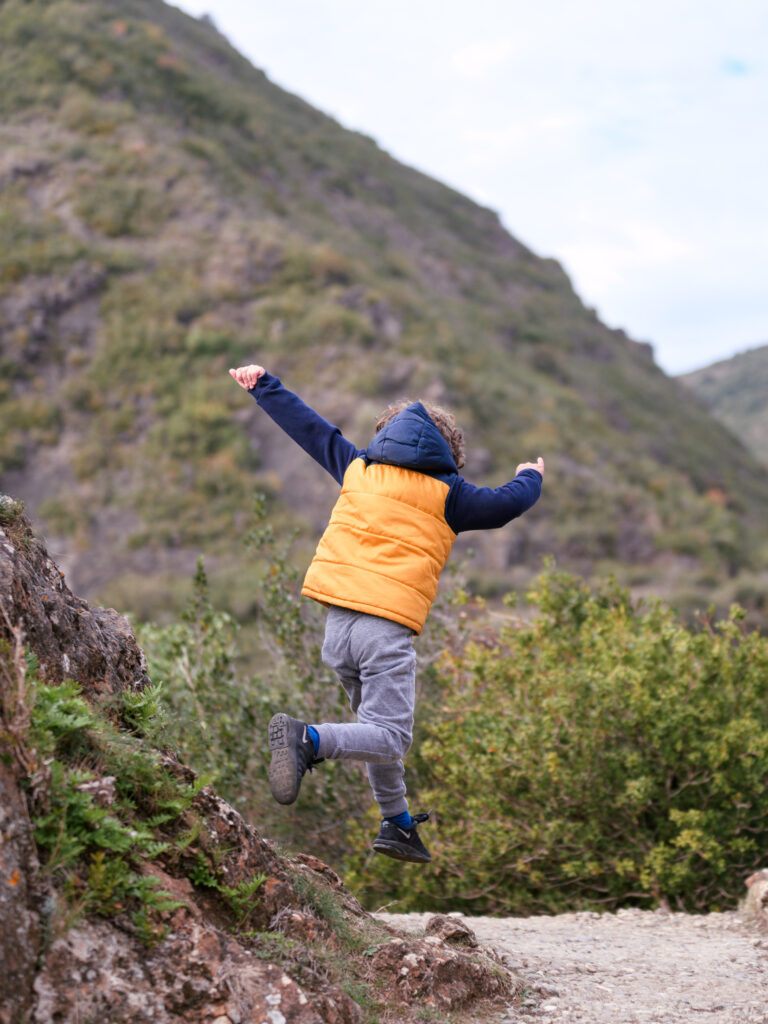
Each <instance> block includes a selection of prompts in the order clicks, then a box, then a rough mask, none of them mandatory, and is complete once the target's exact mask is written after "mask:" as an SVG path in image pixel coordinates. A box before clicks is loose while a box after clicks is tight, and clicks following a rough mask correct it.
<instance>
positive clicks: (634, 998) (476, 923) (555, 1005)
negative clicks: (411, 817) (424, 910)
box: [377, 910, 768, 1024]
mask: <svg viewBox="0 0 768 1024" xmlns="http://www.w3.org/2000/svg"><path fill="white" fill-rule="evenodd" d="M377 916H379V917H380V918H382V919H383V920H385V921H386V922H387V923H388V924H391V925H393V926H394V927H397V928H402V929H403V930H405V931H413V930H419V929H423V928H424V925H425V924H426V922H427V921H428V920H429V917H430V916H431V915H430V914H380V915H377ZM464 920H465V921H466V923H467V924H468V925H469V926H470V928H472V929H473V931H474V932H475V934H476V935H477V938H478V940H479V941H480V943H481V944H482V945H486V946H493V947H495V948H496V949H497V950H498V951H499V952H500V953H503V954H506V957H507V962H508V964H509V966H510V967H512V968H513V969H514V970H515V972H516V973H517V974H518V975H519V976H520V978H521V979H522V980H523V982H524V984H525V992H524V994H523V999H522V1002H521V1003H520V1004H519V1005H517V1006H515V1007H514V1008H510V1009H508V1010H507V1011H506V1012H505V1013H502V1014H501V1015H500V1016H499V1017H498V1018H497V1020H498V1021H499V1022H509V1024H512V1022H517V1021H520V1022H526V1021H530V1022H531V1024H534V1022H536V1024H572V1022H579V1024H691V1022H694V1024H768V936H766V935H765V934H764V933H760V932H758V931H757V930H756V929H755V928H754V927H752V926H750V925H748V924H747V923H746V922H745V921H744V919H743V917H742V916H740V915H739V914H738V913H725V914H706V915H701V916H696V915H690V914H678V913H665V912H662V911H656V912H652V911H643V910H620V911H619V912H618V913H616V914H594V913H578V914H560V915H557V916H554V917H527V918H521V917H507V918H491V917H466V918H464ZM478 1024H480V1022H478ZM482 1024H496V1022H495V1021H494V1022H492V1021H487V1020H486V1021H483V1022H482Z"/></svg>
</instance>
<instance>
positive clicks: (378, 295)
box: [0, 0, 768, 615]
mask: <svg viewBox="0 0 768 1024" xmlns="http://www.w3.org/2000/svg"><path fill="white" fill-rule="evenodd" d="M520 201H521V202H524V201H525V197H523V196H521V198H520ZM0 347H1V350H2V355H1V357H0V358H1V359H2V364H1V365H2V370H3V373H2V375H0V488H2V489H3V490H5V491H7V492H9V493H11V494H13V495H15V496H16V497H18V498H20V499H22V500H24V501H25V502H26V504H27V505H28V507H29V509H30V511H31V512H32V514H33V515H34V517H35V518H36V520H37V521H38V522H39V523H40V525H41V527H42V528H43V529H44V530H45V531H46V533H47V536H48V538H49V542H50V543H51V546H52V547H53V549H54V551H55V553H56V555H57V557H58V560H59V562H60V563H61V564H62V565H63V567H64V569H65V571H66V572H67V574H68V577H69V578H70V579H71V580H72V581H73V584H74V585H75V586H76V587H77V589H78V590H79V591H80V592H82V593H83V594H85V595H86V596H88V597H91V598H99V599H100V600H102V601H106V602H110V603H114V604H115V605H117V606H118V607H119V608H121V609H124V610H131V609H132V610H134V611H135V612H136V613H137V614H139V615H157V614H162V613H164V612H165V611H166V610H167V609H169V608H173V607H175V606H177V605H178V601H179V594H180V593H181V590H182V589H184V590H186V587H187V579H188V577H189V575H190V573H191V571H192V569H193V566H194V560H195V557H196V555H197V553H198V552H199V551H204V552H206V553H207V555H208V556H209V558H210V562H209V565H211V566H212V567H214V568H215V571H212V577H213V578H214V580H215V581H216V582H217V583H218V585H219V587H220V589H221V591H222V592H223V593H224V594H225V595H226V598H227V600H228V602H229V603H230V604H231V605H232V607H233V608H234V609H235V610H236V611H238V612H239V613H240V614H242V615H247V614H248V613H249V609H250V603H249V600H250V599H249V592H250V590H251V583H250V581H249V577H248V572H247V571H246V570H244V568H243V562H242V547H241V542H242V538H243V535H244V533H245V532H246V531H247V529H248V527H249V525H250V514H249V509H250V507H251V504H252V499H253V495H254V493H255V492H256V491H261V492H264V493H266V495H267V497H268V502H269V508H270V509H271V511H272V522H273V523H274V524H276V525H277V526H278V527H279V528H280V529H281V530H282V529H288V528H291V527H296V528H297V529H298V530H299V536H300V542H301V547H300V551H299V553H298V557H299V559H300V560H307V559H308V558H309V556H310V553H311V550H312V547H313V544H314V541H315V539H316V537H317V534H318V532H319V531H320V530H321V528H322V526H323V524H324V522H325V520H326V517H327V514H328V511H329V508H330V505H331V502H332V500H333V496H334V493H335V485H334V484H333V481H332V480H331V479H330V477H327V476H325V475H324V474H323V472H322V471H321V470H320V469H319V468H317V467H314V466H312V465H310V464H309V463H308V461H307V459H306V457H305V456H304V455H303V453H301V452H300V451H298V450H296V449H295V447H294V446H293V445H292V444H291V443H290V442H289V441H287V440H286V439H285V438H284V437H282V436H281V435H280V433H279V431H277V430H276V428H274V427H273V425H272V424H271V423H269V422H268V421H267V418H266V417H264V416H261V415H259V414H258V410H257V409H256V407H255V405H254V403H252V402H251V400H250V399H249V398H248V396H246V395H244V394H243V393H242V392H241V391H240V390H239V389H238V388H237V386H236V385H235V384H234V383H233V382H232V381H231V379H230V378H229V377H228V376H227V372H226V371H227V368H228V367H229V366H231V365H233V364H238V363H240V362H243V361H253V360H259V361H262V362H263V363H264V364H265V365H267V366H268V368H269V369H271V370H272V371H274V372H276V373H278V374H280V375H281V376H282V377H283V379H284V380H285V382H286V384H288V385H289V386H290V387H293V388H294V389H296V390H298V391H299V392H300V393H302V395H303V396H304V397H305V398H306V399H307V400H308V401H309V402H310V403H312V404H314V405H315V406H316V407H317V408H318V410H319V411H320V412H321V413H323V414H324V415H325V416H326V417H327V418H329V419H331V420H332V421H335V422H337V423H338V424H339V425H340V426H341V427H342V429H343V430H344V431H345V433H346V434H347V435H348V436H349V437H350V439H351V440H353V441H355V442H357V443H359V444H361V445H362V444H365V443H367V441H368V439H369V438H370V435H371V432H372V426H373V424H374V422H375V418H376V415H377V413H378V411H379V410H380V408H381V407H382V406H383V405H384V404H386V403H387V402H389V401H390V400H391V399H393V398H397V397H402V396H409V397H411V398H416V397H428V398H430V399H432V400H438V401H440V402H443V403H445V404H448V405H450V406H452V407H453V408H454V409H455V411H456V413H457V415H458V417H459V419H460V420H461V421H462V423H463V424H464V425H465V427H466V432H467V435H468V449H469V458H468V463H467V468H466V474H467V477H468V478H469V479H471V480H474V481H476V482H482V483H490V484H496V483H499V482H501V481H503V480H506V479H508V478H509V476H510V475H511V473H512V472H513V471H514V467H515V465H516V464H517V462H518V461H521V460H527V459H529V458H535V457H536V456H538V455H540V454H541V455H543V456H544V457H545V459H546V460H547V468H548V475H547V481H546V490H545V496H544V498H543V499H542V501H541V502H540V503H539V505H538V506H537V507H536V508H535V509H534V510H533V511H531V512H530V513H529V514H528V515H526V516H525V517H523V519H522V520H521V521H520V522H519V524H516V525H515V526H514V527H513V528H510V529H508V530H505V531H503V532H501V533H492V534H478V535H476V536H473V537H470V538H467V539H466V540H464V541H462V543H461V544H460V545H459V553H461V552H464V553H466V551H467V549H468V548H469V547H470V546H472V547H474V548H475V550H476V557H475V560H474V562H473V563H472V564H473V566H474V568H473V570H472V571H473V574H474V576H475V581H476V583H477V584H478V585H479V586H481V587H482V588H483V589H484V590H485V592H486V593H488V594H495V593H500V592H503V591H505V590H507V589H509V588H510V587H519V586H521V585H523V584H524V583H525V581H526V579H527V578H529V576H530V574H531V573H532V572H535V571H537V570H538V568H539V567H540V562H541V558H542V556H543V555H544V554H546V553H554V554H556V556H557V558H558V559H559V561H560V562H561V564H563V565H565V566H568V567H571V568H574V569H577V570H580V571H584V572H592V571H599V572H605V571H615V572H616V573H617V574H618V575H619V577H620V579H622V580H623V581H625V582H627V583H631V584H632V585H634V586H635V587H637V588H639V589H645V590H651V591H658V592H662V593H664V594H665V595H666V596H672V597H674V598H675V599H676V600H678V601H679V603H680V605H681V607H693V606H695V605H701V604H702V603H705V604H708V603H709V602H710V601H711V600H713V599H717V600H718V601H720V600H722V601H724V602H726V603H727V601H729V600H730V599H731V598H733V597H734V596H736V597H738V596H739V593H740V583H739V581H740V580H741V579H742V577H743V574H744V573H747V574H749V573H752V572H753V571H754V570H755V568H756V565H757V566H758V567H759V566H761V565H764V564H766V563H768V533H767V532H766V525H765V514H764V510H765V507H766V503H767V502H768V471H766V469H765V468H764V467H763V466H761V465H760V464H758V463H757V461H756V460H755V458H754V456H753V455H752V454H751V453H750V452H749V451H748V450H747V449H746V447H741V446H739V445H738V444H735V443H734V439H733V437H732V435H731V434H730V433H729V432H728V431H727V430H725V429H724V428H723V427H722V426H721V425H720V423H719V422H718V421H717V420H715V419H714V418H713V417H712V416H711V415H709V413H707V412H706V411H705V410H704V409H703V408H702V406H701V404H700V402H698V401H697V400H696V399H695V398H694V397H692V396H691V395H690V393H689V391H688V390H687V389H686V388H684V387H683V386H682V385H681V384H680V383H679V382H677V381H675V380H671V379H669V378H668V377H666V376H665V375H664V374H663V373H662V371H661V370H660V369H659V368H658V367H657V366H656V365H655V363H654V361H653V356H652V351H651V349H650V348H649V346H647V345H641V344H637V343H635V342H634V341H632V340H631V339H630V338H628V337H627V336H626V335H625V334H624V333H622V332H621V331H615V330H610V329H609V328H607V327H606V326H605V325H604V324H602V323H601V322H600V321H599V320H598V319H597V317H596V315H595V314H594V312H593V311H591V310H590V309H588V308H586V307H585V306H584V305H583V304H582V303H581V301H580V300H579V298H578V296H577V295H576V294H575V293H574V291H573V288H572V287H571V284H570V282H569V280H568V278H567V277H566V275H565V274H564V273H563V270H562V268H561V267H560V266H559V265H558V264H557V263H556V262H554V261H553V260H548V259H540V258H538V257H537V256H536V255H534V254H533V253H532V252H531V251H530V250H528V249H527V248H526V247H525V246H523V245H521V244H520V242H518V241H517V240H516V239H515V238H513V237H512V236H511V235H510V234H509V233H508V232H507V231H506V230H505V229H504V228H503V227H502V225H501V224H500V222H499V220H498V217H497V216H496V214H495V213H493V212H492V211H491V210H488V209H485V208H483V207H481V206H478V205H477V204H476V203H473V202H471V201H470V200H469V199H467V198H465V197H464V196H462V195H460V194H458V193H457V192H455V191H453V190H452V189H449V188H447V187H445V186H444V185H442V184H440V183H439V182H436V181H434V180H432V179H430V178H428V177H426V176H425V175H423V174H420V173H419V172H417V171H414V170H412V169H410V168H408V167H405V166H403V165H402V164H400V163H398V162H397V161H396V160H393V159H392V158H391V157H390V156H388V155H387V153H385V152H383V151H382V150H381V149H380V148H379V147H378V146H377V145H376V143H375V142H374V141H372V140H371V139H370V138H367V137H365V136H363V135H360V134H357V133H354V132H350V131H347V130H345V129H343V128H342V127H340V126H339V125H338V124H337V123H336V122H335V121H333V120H332V119H331V118H329V117H327V116H325V115H323V114H321V113H319V112H318V111H317V110H314V109H313V108H312V107H311V106H309V105H308V104H307V103H305V102H303V101H302V100H299V99H297V98H296V97H295V96H292V95H290V94H288V93H286V92H285V91H283V90H282V89H279V88H278V87H276V86H275V85H273V84H272V83H271V82H270V81H269V80H268V79H267V78H266V76H265V75H264V74H263V73H262V72H261V71H259V70H257V69H255V68H254V67H252V66H251V65H250V64H249V63H248V61H246V60H245V59H244V58H243V57H242V56H240V55H239V54H238V53H237V52H236V51H235V50H234V49H233V48H232V47H231V46H230V45H229V44H228V42H227V41H226V40H225V39H224V38H223V37H222V36H221V35H220V34H219V33H218V32H217V31H216V30H215V28H214V27H213V26H212V25H211V24H210V23H208V22H206V21H197V20H195V19H193V18H190V17H188V16H186V15H184V14H182V13H181V12H180V11H178V10H177V9H175V8H173V7H170V6H166V5H165V4H163V3H161V2H159V0H88V2H84V0H80V2H78V0H38V2H35V3H33V4H29V3H25V2H22V0H5V2H3V3H2V4H0ZM760 551H762V552H763V554H762V555H760V556H759V557H758V555H757V554H756V552H760ZM105 553H108V554H107V555H105Z"/></svg>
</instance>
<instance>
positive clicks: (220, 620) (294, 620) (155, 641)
mask: <svg viewBox="0 0 768 1024" xmlns="http://www.w3.org/2000/svg"><path fill="white" fill-rule="evenodd" d="M264 518H265V507H264V502H263V500H260V501H258V502H257V505H256V526H255V527H254V529H253V530H252V531H251V532H250V534H249V535H248V538H247V544H248V548H249V549H250V551H251V552H252V553H253V554H254V555H255V556H256V557H257V558H258V560H259V562H260V564H261V567H262V569H263V572H262V575H261V579H260V581H254V589H253V594H254V604H255V615H256V627H255V631H256V632H257V634H258V636H257V641H256V653H255V661H256V663H257V664H258V672H257V673H251V672H249V671H248V669H247V667H246V666H245V665H244V664H243V659H242V657H241V654H240V651H239V649H238V645H237V626H236V623H235V622H234V620H233V619H232V617H231V616H230V615H228V614H227V613H226V612H222V611H218V610H217V609H215V608H214V607H213V605H212V603H211V600H210V597H209V592H208V580H207V577H206V574H205V571H204V569H203V566H202V562H201V563H199V564H198V571H197V574H196V576H195V580H194V585H193V594H192V597H191V599H190V601H189V603H188V606H187V609H186V611H185V612H184V614H183V615H182V619H181V621H180V622H178V623H174V624H172V625H170V626H156V625H152V624H146V625H143V626H140V627H139V629H138V630H137V635H138V638H139V642H140V643H141V645H142V647H143V648H144V650H145V652H146V654H147V659H148V662H149V671H150V675H151V676H152V679H153V680H154V682H155V683H156V684H157V685H159V686H160V687H161V688H162V689H161V694H162V711H161V712H160V717H159V719H158V720H157V722H156V723H155V724H150V725H149V726H148V731H149V734H150V735H153V734H156V735H157V737H158V738H160V737H162V741H163V742H164V743H167V744H168V745H169V746H171V747H173V749H174V750H177V751H179V752H180V755H181V756H182V757H183V758H184V759H185V760H186V761H187V762H188V763H189V764H190V765H191V766H192V767H193V768H194V769H195V770H196V771H198V772H205V773H210V774H212V775H213V776H214V777H215V781H216V786H217V789H218V791H219V792H220V793H221V794H222V795H223V796H224V797H225V798H226V799H227V800H229V801H230V802H231V803H233V804H234V805H235V806H237V807H238V809H239V810H240V811H241V812H242V813H243V814H245V815H246V816H247V817H249V818H250V819H251V820H252V821H253V822H254V823H256V824H257V826H258V828H259V830H260V831H261V832H262V833H263V834H264V835H266V836H269V837H270V838H272V839H275V838H276V839H279V840H281V841H282V842H286V843H288V844H289V845H295V846H296V847H297V848H298V849H300V850H304V851H306V850H307V848H308V847H309V848H311V849H312V851H313V852H314V853H316V854H317V855H318V856H321V857H324V858H325V859H327V860H329V861H330V862H332V863H335V864H337V865H339V866H340V864H341V861H342V858H343V852H344V850H345V828H346V826H347V823H348V822H349V821H350V820H354V819H357V818H360V817H362V816H363V814H364V813H365V810H366V809H367V807H368V805H369V804H370V801H371V797H370V792H369V790H368V787H367V783H366V781H365V778H364V777H363V776H362V773H361V770H360V766H359V765H356V764H351V763H350V762H342V761H333V762H327V763H326V764H324V765H323V770H322V771H318V772H315V773H313V774H312V775H309V776H307V777H306V778H305V780H304V782H303V784H302V792H301V795H300V799H299V802H298V803H297V804H296V805H294V806H293V807H291V808H290V809H289V808H285V807H281V806H279V805H277V804H276V803H275V802H274V800H273V799H272V797H271V795H270V793H269V789H268V784H267V766H268V762H269V750H268V748H267V744H266V732H267V725H268V722H269V720H270V718H271V717H272V715H273V714H274V713H275V712H277V711H288V712H289V713H290V714H293V715H296V716H297V717H301V718H304V719H306V721H309V722H319V721H338V720H339V719H341V718H344V717H345V716H346V717H348V715H349V712H348V711H346V710H345V708H344V703H343V697H344V695H343V691H342V690H341V687H340V686H339V685H338V682H337V680H336V679H335V677H333V676H332V673H330V672H329V671H328V669H326V668H324V666H323V665H322V662H321V660H320V644H321V639H322V627H321V619H320V616H318V615H317V614H316V613H314V610H313V609H312V608H311V606H310V605H309V603H308V602H304V601H300V599H299V596H298V593H297V590H298V587H297V582H298V581H297V576H298V573H297V571H296V570H295V569H294V568H293V567H292V565H291V563H290V561H289V553H290V542H289V544H288V545H287V546H285V547H280V546H279V545H278V544H277V542H276V540H275V537H274V535H273V532H272V529H271V527H270V526H269V525H265V524H264ZM310 837H311V839H310Z"/></svg>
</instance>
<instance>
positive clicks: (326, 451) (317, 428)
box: [229, 365, 362, 484]
mask: <svg viewBox="0 0 768 1024" xmlns="http://www.w3.org/2000/svg"><path fill="white" fill-rule="evenodd" d="M229 372H230V374H231V376H232V377H233V378H234V379H235V380H236V381H237V383H238V384H239V385H240V386H241V387H242V388H245V390H246V391H248V392H250V394H252V395H253V397H254V398H255V399H256V401H257V402H258V404H259V405H260V406H261V408H262V409H263V410H264V412H266V413H267V415H268V416H270V418H271V419H273V420H274V421H275V423H277V425H278V426H279V427H281V428H282V429H283V430H284V431H285V432H286V434H288V436H289V437H291V438H292V439H293V440H294V441H295V442H296V443H297V444H298V445H300V446H301V447H302V448H303V449H304V451H305V452H306V453H307V454H308V455H311V456H312V458H313V459H315V461H316V462H319V463H320V465H321V466H322V467H323V469H327V470H328V472H329V473H330V474H331V476H332V477H333V478H334V480H336V482H337V483H339V484H340V483H342V481H343V479H344V474H345V472H346V471H347V467H348V466H349V464H350V462H352V460H353V459H356V458H357V457H358V455H361V454H362V452H361V451H359V450H358V449H357V448H355V446H354V445H353V444H352V443H351V441H347V439H346V438H345V437H344V436H343V435H342V433H341V431H340V430H339V428H338V427H335V426H334V425H333V424H332V423H329V422H328V421H327V420H325V419H323V417H322V416H320V415H319V414H318V413H316V412H315V410H314V409H311V408H310V407H309V406H308V405H307V404H306V403H305V402H302V400H301V399H300V398H299V396H298V395H295V394H294V393H293V392H292V391H289V390H288V389H287V388H285V387H283V385H282V383H281V382H280V380H279V378H277V377H273V376H272V374H271V373H267V371H266V370H265V369H264V367H262V366H255V365H252V366H241V367H239V368H238V369H237V370H230V371H229Z"/></svg>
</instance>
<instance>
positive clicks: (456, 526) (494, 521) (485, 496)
mask: <svg viewBox="0 0 768 1024" xmlns="http://www.w3.org/2000/svg"><path fill="white" fill-rule="evenodd" d="M541 483H542V478H541V473H539V472H538V471H537V470H535V469H524V470H522V472H520V473H518V474H517V476H516V477H515V479H514V480H510V481H509V483H507V484H502V486H501V487H475V486H474V484H470V483H468V482H467V481H466V480H464V479H463V477H459V478H458V479H457V481H456V483H455V484H454V485H453V486H452V487H451V490H450V492H449V494H448V498H447V499H446V503H445V518H446V521H447V523H448V525H449V526H450V528H451V529H452V530H453V532H454V533H463V532H464V531H465V530H495V529H498V527H500V526H505V525H506V524H507V523H508V522H509V521H510V520H511V519H516V518H517V517H518V516H521V515H522V514H523V512H526V511H527V510H528V509H529V508H530V507H531V506H532V505H535V504H536V502H537V501H538V499H539V495H540V494H541Z"/></svg>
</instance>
